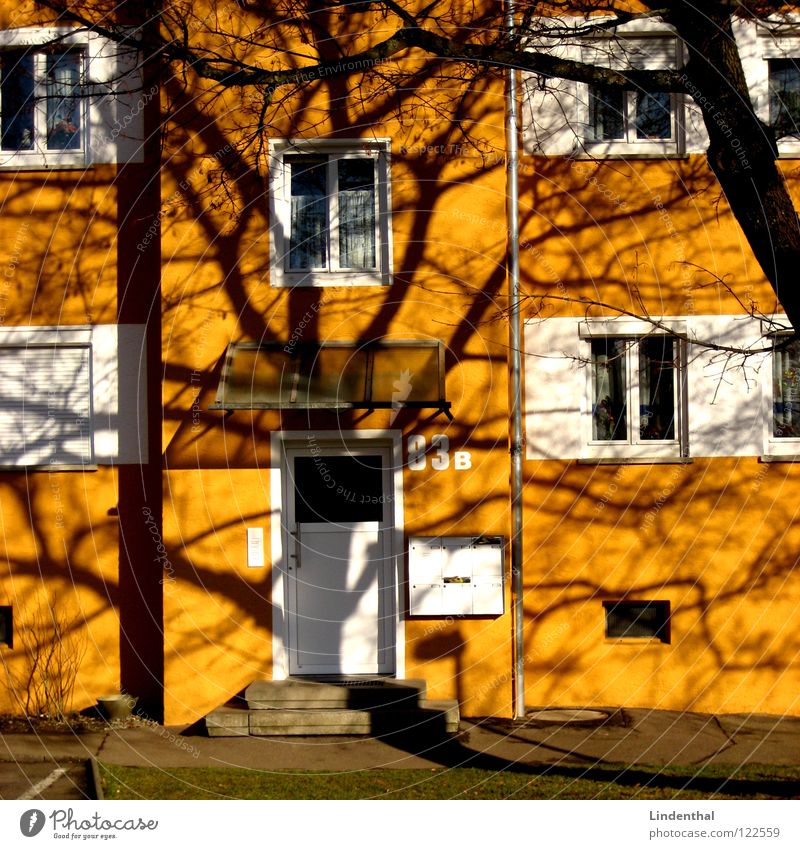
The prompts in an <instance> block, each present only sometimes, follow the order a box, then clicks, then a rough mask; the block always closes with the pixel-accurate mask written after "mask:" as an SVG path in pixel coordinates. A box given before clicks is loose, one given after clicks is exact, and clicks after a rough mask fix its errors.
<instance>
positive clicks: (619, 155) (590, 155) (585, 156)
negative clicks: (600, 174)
mask: <svg viewBox="0 0 800 849" xmlns="http://www.w3.org/2000/svg"><path fill="white" fill-rule="evenodd" d="M798 156H800V153H799V154H798ZM568 158H569V159H574V160H578V161H587V162H599V161H602V160H604V159H688V158H689V154H688V153H678V151H675V150H673V151H662V152H660V153H659V152H656V151H648V152H644V151H642V152H636V153H626V152H625V151H622V150H614V151H610V150H606V151H605V152H604V151H602V150H597V151H594V152H592V151H591V150H590V149H589V148H586V149H584V150H581V151H580V152H578V153H571V154H569V155H568Z"/></svg>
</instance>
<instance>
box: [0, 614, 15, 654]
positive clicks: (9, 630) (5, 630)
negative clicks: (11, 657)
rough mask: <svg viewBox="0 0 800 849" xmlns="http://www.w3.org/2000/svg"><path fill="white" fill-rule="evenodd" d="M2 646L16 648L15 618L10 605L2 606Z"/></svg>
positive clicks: (0, 623) (0, 633) (0, 636)
mask: <svg viewBox="0 0 800 849" xmlns="http://www.w3.org/2000/svg"><path fill="white" fill-rule="evenodd" d="M0 646H8V648H10V649H11V648H14V628H13V619H12V615H11V607H10V606H8V605H4V606H2V607H0Z"/></svg>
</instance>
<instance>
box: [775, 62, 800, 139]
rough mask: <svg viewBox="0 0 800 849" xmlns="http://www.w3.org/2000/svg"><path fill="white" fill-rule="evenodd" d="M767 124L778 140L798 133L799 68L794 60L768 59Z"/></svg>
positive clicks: (799, 128)
mask: <svg viewBox="0 0 800 849" xmlns="http://www.w3.org/2000/svg"><path fill="white" fill-rule="evenodd" d="M768 67H769V122H770V124H771V125H772V126H773V127H774V128H775V132H776V135H777V137H778V138H781V137H783V136H796V135H798V133H800V66H798V63H797V61H796V60H794V59H770V60H769V63H768Z"/></svg>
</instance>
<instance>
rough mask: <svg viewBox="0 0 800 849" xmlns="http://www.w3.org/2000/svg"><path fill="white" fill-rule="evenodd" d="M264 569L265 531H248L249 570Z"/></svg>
mask: <svg viewBox="0 0 800 849" xmlns="http://www.w3.org/2000/svg"><path fill="white" fill-rule="evenodd" d="M263 567H264V529H263V528H248V529H247V568H248V569H262V568H263Z"/></svg>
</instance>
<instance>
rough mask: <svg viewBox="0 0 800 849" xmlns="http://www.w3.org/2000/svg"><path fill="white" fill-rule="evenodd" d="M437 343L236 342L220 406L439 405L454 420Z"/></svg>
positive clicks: (352, 407) (221, 386)
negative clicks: (446, 395)
mask: <svg viewBox="0 0 800 849" xmlns="http://www.w3.org/2000/svg"><path fill="white" fill-rule="evenodd" d="M444 374H445V368H444V346H443V345H442V343H441V342H436V341H428V340H426V341H379V342H364V343H358V342H321V343H310V342H288V343H282V342H236V343H234V344H232V345H230V346H229V347H228V352H227V356H226V358H225V366H224V368H223V371H222V378H221V380H220V384H219V388H218V390H217V397H216V400H215V402H214V404H212V405H211V407H210V409H212V410H228V411H231V410H292V409H296V410H312V409H320V410H375V409H401V408H403V407H412V408H416V409H436V410H438V411H439V412H443V413H444V414H445V415H446V416H448V418H452V416H451V414H450V402H449V401H448V400H446V398H445V380H444Z"/></svg>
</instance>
